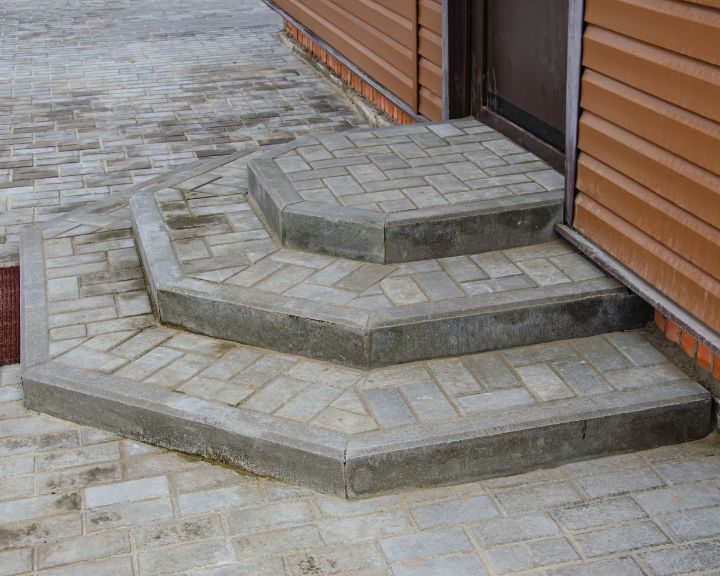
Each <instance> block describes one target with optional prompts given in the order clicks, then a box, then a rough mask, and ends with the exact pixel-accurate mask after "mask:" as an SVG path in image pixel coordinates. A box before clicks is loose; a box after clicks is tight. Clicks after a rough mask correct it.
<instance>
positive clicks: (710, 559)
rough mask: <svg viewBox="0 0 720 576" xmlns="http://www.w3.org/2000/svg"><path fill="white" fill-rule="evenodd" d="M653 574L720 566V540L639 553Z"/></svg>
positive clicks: (667, 575)
mask: <svg viewBox="0 0 720 576" xmlns="http://www.w3.org/2000/svg"><path fill="white" fill-rule="evenodd" d="M639 558H640V561H641V562H642V563H643V564H645V565H646V566H647V567H648V568H649V571H650V574H652V575H653V576H670V575H672V574H685V573H688V572H694V571H697V570H711V569H713V568H720V541H718V540H712V541H710V542H698V543H697V544H688V545H686V546H679V547H676V548H668V549H666V550H654V551H651V552H645V553H643V554H640V555H639Z"/></svg>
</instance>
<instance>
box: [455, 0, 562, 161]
mask: <svg viewBox="0 0 720 576" xmlns="http://www.w3.org/2000/svg"><path fill="white" fill-rule="evenodd" d="M451 3H452V2H451ZM461 6H462V7H463V8H464V9H463V8H460V7H461ZM568 8H569V2H568V0H461V1H460V2H459V3H458V4H457V5H455V7H454V9H452V10H451V11H450V12H449V25H450V27H449V30H448V32H449V35H450V38H449V44H448V46H449V49H450V54H449V58H450V64H451V66H450V68H451V74H452V73H453V72H455V74H453V75H452V76H451V80H450V81H451V82H452V83H454V84H455V86H452V88H451V92H452V91H454V92H456V94H452V95H451V100H452V102H451V113H452V109H453V108H454V110H455V113H454V115H461V114H458V113H457V112H459V111H460V109H459V108H458V107H457V103H458V102H462V110H463V112H464V114H463V115H472V116H475V117H476V118H478V119H479V120H480V121H482V122H484V123H485V124H488V125H489V126H492V127H493V128H495V129H496V130H498V131H499V132H502V133H503V134H505V135H506V136H508V137H509V138H511V139H512V140H514V141H515V142H517V143H518V144H519V145H521V146H522V147H523V148H525V149H527V150H530V151H531V152H533V153H535V154H536V155H538V156H540V157H541V158H542V159H543V160H545V161H546V162H548V163H549V164H550V165H551V166H553V167H554V168H556V169H557V170H561V171H562V170H564V165H563V164H564V148H565V96H566V77H567V36H568ZM461 11H462V12H464V14H461ZM468 16H469V17H468ZM463 50H464V53H463ZM460 68H462V69H464V71H465V72H464V74H465V78H464V80H460V78H459V77H460V76H461V74H462V72H461V70H460ZM458 81H459V82H458ZM457 92H461V94H457Z"/></svg>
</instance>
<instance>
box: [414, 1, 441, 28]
mask: <svg viewBox="0 0 720 576" xmlns="http://www.w3.org/2000/svg"><path fill="white" fill-rule="evenodd" d="M418 20H419V22H420V26H423V27H424V28H427V29H428V30H430V31H431V32H435V34H437V35H438V36H442V4H440V2H435V1H434V0H419V2H418Z"/></svg>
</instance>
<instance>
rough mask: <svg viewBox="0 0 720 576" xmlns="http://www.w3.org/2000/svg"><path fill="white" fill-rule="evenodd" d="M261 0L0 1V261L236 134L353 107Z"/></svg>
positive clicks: (276, 136) (285, 127)
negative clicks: (281, 37)
mask: <svg viewBox="0 0 720 576" xmlns="http://www.w3.org/2000/svg"><path fill="white" fill-rule="evenodd" d="M279 29H280V20H279V19H278V18H277V17H276V16H275V15H274V13H272V12H271V11H270V10H268V9H267V8H266V7H265V6H264V5H263V4H262V3H261V2H260V1H259V0H3V1H2V2H0V78H1V79H2V81H1V82H0V264H2V263H3V262H9V261H15V260H16V259H17V244H16V241H17V236H18V232H19V231H20V230H21V229H22V228H23V227H25V226H27V225H28V224H30V223H32V222H39V221H43V220H46V219H48V218H51V217H52V216H53V215H55V214H57V213H58V212H61V211H65V210H69V209H72V208H73V207H76V206H77V205H78V204H81V203H85V202H88V201H92V200H96V199H98V198H100V197H103V196H105V195H107V194H108V193H110V192H112V191H117V190H122V189H123V188H125V187H128V186H130V185H132V184H133V183H135V182H138V181H141V180H143V179H147V178H149V177H151V176H153V175H155V174H158V173H164V172H166V171H168V170H170V169H171V168H172V167H173V166H178V165H181V164H184V163H187V162H190V161H193V160H196V159H197V158H202V157H207V156H212V155H217V154H222V153H227V152H231V151H234V148H235V147H237V146H238V145H239V144H241V143H243V142H247V141H255V142H257V143H260V144H266V143H269V142H276V141H283V140H287V139H289V138H292V137H293V135H295V134H298V133H301V132H304V131H307V130H308V129H309V128H315V127H322V128H325V129H332V128H334V127H348V126H350V125H351V124H356V123H358V119H357V117H356V116H355V115H354V114H353V112H352V111H351V110H350V109H349V107H348V106H347V103H346V102H345V100H343V99H342V98H341V97H340V96H339V95H338V93H337V92H336V91H335V89H333V88H331V87H329V86H328V85H327V84H326V83H325V82H324V81H323V80H322V79H321V78H319V77H318V76H317V74H316V73H314V72H313V71H312V70H310V69H309V67H307V66H306V65H304V64H303V63H302V61H301V60H300V59H299V58H298V57H297V56H295V55H294V54H292V52H291V51H290V50H289V49H288V48H286V47H285V46H283V45H281V44H279V43H278V42H276V41H275V40H274V36H275V35H276V34H277V32H278V30H279Z"/></svg>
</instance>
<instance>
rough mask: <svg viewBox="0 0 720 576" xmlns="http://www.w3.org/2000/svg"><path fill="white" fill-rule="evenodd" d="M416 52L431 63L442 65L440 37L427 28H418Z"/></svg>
mask: <svg viewBox="0 0 720 576" xmlns="http://www.w3.org/2000/svg"><path fill="white" fill-rule="evenodd" d="M418 52H419V53H420V55H421V56H422V57H423V58H427V59H428V60H430V62H432V63H433V64H436V65H437V66H442V38H440V36H438V35H437V34H435V33H434V32H431V31H430V30H428V29H427V28H420V34H419V38H418Z"/></svg>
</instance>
